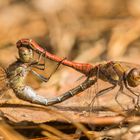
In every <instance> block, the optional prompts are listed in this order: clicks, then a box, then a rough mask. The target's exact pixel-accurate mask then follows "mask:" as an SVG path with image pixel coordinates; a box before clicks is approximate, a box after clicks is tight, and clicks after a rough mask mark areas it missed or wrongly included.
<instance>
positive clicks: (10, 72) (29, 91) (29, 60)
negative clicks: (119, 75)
mask: <svg viewBox="0 0 140 140" xmlns="http://www.w3.org/2000/svg"><path fill="white" fill-rule="evenodd" d="M18 55H19V57H18V58H17V60H16V61H15V62H13V63H12V64H10V65H9V66H8V67H7V68H3V67H0V71H1V73H3V74H2V75H0V81H1V82H3V83H5V85H4V86H3V87H1V89H0V92H1V93H2V92H3V91H4V90H7V88H11V89H12V90H13V92H14V93H15V95H16V96H17V97H18V98H19V99H22V100H25V101H28V102H31V103H34V104H39V105H45V106H47V105H52V104H56V103H59V102H61V101H63V100H66V99H67V98H69V95H71V96H74V95H75V94H78V93H80V92H82V91H84V90H85V89H87V88H88V87H90V86H92V85H93V84H94V82H95V80H92V79H91V80H85V81H84V82H83V83H81V84H80V85H79V86H77V87H75V88H73V89H71V90H70V91H68V92H66V93H64V94H63V95H62V96H58V97H55V98H46V97H43V96H40V95H39V94H37V93H36V91H35V90H34V89H33V88H32V87H30V86H28V85H26V82H25V79H26V78H27V76H28V73H29V72H31V73H32V74H34V75H35V76H37V77H38V78H39V79H41V80H42V81H44V82H48V80H49V79H50V78H51V76H52V75H53V74H54V72H55V71H56V70H57V68H58V67H59V65H60V64H61V62H63V61H64V60H65V59H62V61H60V62H59V63H58V65H57V67H56V69H55V70H54V71H53V72H52V74H50V76H49V77H45V76H43V75H41V74H39V73H37V72H36V71H34V70H33V68H36V69H39V70H45V59H44V63H42V62H41V61H40V60H41V57H42V54H39V55H38V59H36V57H34V51H33V50H32V49H31V48H30V47H29V46H28V45H22V46H21V47H18Z"/></svg>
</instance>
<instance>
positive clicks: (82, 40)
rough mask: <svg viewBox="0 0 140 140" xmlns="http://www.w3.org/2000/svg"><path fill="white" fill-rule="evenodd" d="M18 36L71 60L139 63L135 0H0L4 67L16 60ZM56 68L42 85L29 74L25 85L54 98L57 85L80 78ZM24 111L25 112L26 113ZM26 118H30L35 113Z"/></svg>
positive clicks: (139, 16) (139, 0)
mask: <svg viewBox="0 0 140 140" xmlns="http://www.w3.org/2000/svg"><path fill="white" fill-rule="evenodd" d="M21 38H32V39H34V40H35V41H36V42H38V43H39V44H40V45H41V46H42V47H44V48H46V49H47V50H48V51H49V52H51V53H53V54H56V55H58V56H60V57H62V58H64V57H66V58H67V59H69V60H72V61H77V62H82V63H91V64H94V63H96V62H98V63H100V62H102V61H107V60H121V61H127V62H132V63H137V64H140V61H139V60H140V0H86V1H85V0H30V1H28V0H4V1H0V65H1V66H4V67H8V65H9V64H11V63H12V62H14V61H15V60H16V57H18V53H17V48H16V42H17V41H18V40H19V39H21ZM47 66H48V67H47V70H48V69H50V70H48V71H50V72H51V71H53V70H54V69H55V67H56V63H55V64H54V63H52V62H51V61H48V64H47ZM59 70H60V71H58V72H57V73H56V75H54V76H53V77H52V79H51V82H50V83H48V84H47V85H45V84H44V85H43V84H41V82H40V81H39V80H38V79H32V78H31V79H30V78H29V80H28V83H29V84H31V85H32V87H34V88H35V89H39V90H38V91H39V92H40V93H44V91H45V92H46V91H49V93H53V94H51V95H49V94H48V95H47V97H49V96H54V95H55V96H56V95H58V93H57V91H58V90H59V89H61V88H63V87H65V86H66V85H69V84H71V83H72V81H71V80H73V81H75V80H76V79H77V78H78V77H79V76H80V74H78V73H74V71H72V70H70V69H69V70H67V69H66V68H64V67H62V66H61V68H60V69H59ZM42 73H44V72H42ZM45 73H46V76H48V75H49V74H48V73H49V72H47V71H46V72H45ZM50 85H51V86H50ZM53 85H54V86H53ZM40 86H41V87H42V88H40ZM66 89H67V90H68V89H69V87H65V90H66ZM60 93H61V94H62V92H61V91H60ZM44 94H45V93H44ZM89 98H91V97H89ZM70 101H71V100H70ZM70 101H68V102H69V104H70ZM74 101H75V100H74ZM78 103H79V102H78ZM73 104H75V102H73ZM63 105H64V104H63ZM66 105H67V104H66ZM70 105H71V104H70ZM16 110H17V109H16ZM2 111H3V112H6V113H9V114H10V115H13V116H14V117H15V118H16V119H17V120H18V119H19V118H20V119H21V120H20V119H19V120H18V121H23V120H25V119H26V120H28V121H29V120H30V119H31V118H30V119H29V118H28V117H27V118H24V117H23V116H22V115H23V114H22V113H23V111H21V112H20V113H21V114H20V115H19V116H17V114H19V112H17V114H15V113H14V112H13V111H12V112H10V111H9V110H2ZM26 111H27V110H26ZM27 112H28V111H27ZM27 112H26V113H27ZM12 113H13V114H12ZM28 113H29V114H28V115H27V116H29V115H30V114H31V113H30V112H28ZM34 115H35V114H34ZM7 116H8V117H9V115H7ZM22 117H23V118H22ZM10 119H11V118H10ZM38 119H39V118H38ZM52 119H54V118H52ZM31 120H35V121H36V120H37V116H35V117H33V118H32V119H31ZM31 120H30V121H31ZM54 120H55V119H54ZM77 120H79V118H77ZM39 121H41V120H40V119H39ZM44 121H46V118H45V119H44ZM80 121H81V120H80ZM89 122H90V120H89Z"/></svg>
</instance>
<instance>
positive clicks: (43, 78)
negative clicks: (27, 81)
mask: <svg viewBox="0 0 140 140" xmlns="http://www.w3.org/2000/svg"><path fill="white" fill-rule="evenodd" d="M31 72H32V74H33V75H35V76H36V77H38V78H39V79H40V80H42V81H43V82H48V80H49V78H46V77H45V76H43V75H41V74H38V73H37V72H35V71H34V70H31Z"/></svg>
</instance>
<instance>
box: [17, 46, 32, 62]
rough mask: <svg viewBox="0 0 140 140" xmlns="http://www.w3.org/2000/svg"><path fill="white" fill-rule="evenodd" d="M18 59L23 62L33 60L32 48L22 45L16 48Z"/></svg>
mask: <svg viewBox="0 0 140 140" xmlns="http://www.w3.org/2000/svg"><path fill="white" fill-rule="evenodd" d="M18 53H19V59H20V60H21V61H22V62H24V63H31V62H33V50H32V49H30V48H27V47H26V46H25V47H24V46H22V47H19V48H18Z"/></svg>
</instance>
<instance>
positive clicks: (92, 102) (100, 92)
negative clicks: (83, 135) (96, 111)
mask: <svg viewBox="0 0 140 140" xmlns="http://www.w3.org/2000/svg"><path fill="white" fill-rule="evenodd" d="M115 87H116V85H113V86H111V87H108V88H106V89H103V90H101V91H99V92H98V93H96V95H95V96H94V97H93V99H92V101H91V103H90V105H89V108H90V111H92V106H93V105H94V103H95V99H96V98H98V97H99V96H102V95H103V94H106V93H107V92H109V91H111V90H113V89H114V88H115Z"/></svg>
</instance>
